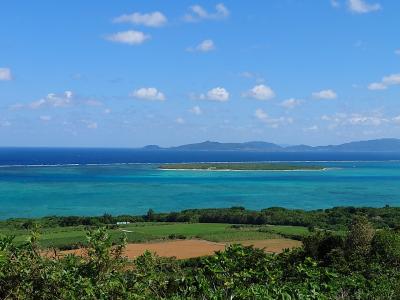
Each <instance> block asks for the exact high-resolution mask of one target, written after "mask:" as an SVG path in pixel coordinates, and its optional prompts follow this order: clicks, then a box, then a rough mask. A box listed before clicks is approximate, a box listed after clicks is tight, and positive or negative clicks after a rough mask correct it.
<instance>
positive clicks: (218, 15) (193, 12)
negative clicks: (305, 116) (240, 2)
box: [184, 3, 230, 22]
mask: <svg viewBox="0 0 400 300" xmlns="http://www.w3.org/2000/svg"><path fill="white" fill-rule="evenodd" d="M189 10H190V13H188V14H186V15H185V16H184V20H185V21H187V22H198V21H201V20H207V19H209V20H220V19H224V18H227V17H228V16H229V14H230V12H229V10H228V8H226V6H225V5H224V4H223V3H219V4H217V5H216V6H215V11H214V12H212V13H210V12H208V11H207V10H205V9H204V8H203V7H202V6H200V5H193V6H191V7H190V8H189Z"/></svg>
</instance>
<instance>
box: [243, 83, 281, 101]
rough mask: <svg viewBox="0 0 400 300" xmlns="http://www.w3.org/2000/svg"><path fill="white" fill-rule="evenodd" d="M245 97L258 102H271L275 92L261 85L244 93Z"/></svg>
mask: <svg viewBox="0 0 400 300" xmlns="http://www.w3.org/2000/svg"><path fill="white" fill-rule="evenodd" d="M243 96H244V97H248V98H254V99H257V100H269V99H272V98H274V97H275V92H274V91H273V90H272V88H270V87H269V86H266V85H264V84H259V85H256V86H254V87H253V88H252V89H250V90H249V91H247V92H246V93H244V94H243Z"/></svg>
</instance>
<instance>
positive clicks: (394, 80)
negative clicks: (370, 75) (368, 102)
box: [368, 73, 400, 90]
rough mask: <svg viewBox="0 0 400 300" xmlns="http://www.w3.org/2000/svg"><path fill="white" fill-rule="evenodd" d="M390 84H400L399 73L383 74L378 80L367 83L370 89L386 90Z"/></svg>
mask: <svg viewBox="0 0 400 300" xmlns="http://www.w3.org/2000/svg"><path fill="white" fill-rule="evenodd" d="M391 85H400V73H397V74H391V75H388V76H384V77H383V78H382V79H381V81H380V82H373V83H371V84H369V85H368V89H370V90H386V89H387V88H388V87H389V86H391Z"/></svg>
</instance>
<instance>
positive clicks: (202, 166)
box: [159, 163, 324, 171]
mask: <svg viewBox="0 0 400 300" xmlns="http://www.w3.org/2000/svg"><path fill="white" fill-rule="evenodd" d="M159 169H162V170H211V171H212V170H219V171H223V170H236V171H296V170H323V169H324V167H321V166H311V165H288V164H280V163H279V164H278V163H273V164H271V163H191V164H189V163H178V164H163V165H161V166H159Z"/></svg>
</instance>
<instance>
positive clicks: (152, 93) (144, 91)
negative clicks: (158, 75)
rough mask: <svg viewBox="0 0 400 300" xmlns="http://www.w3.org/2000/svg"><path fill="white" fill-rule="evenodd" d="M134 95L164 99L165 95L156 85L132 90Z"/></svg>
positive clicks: (149, 98) (150, 98) (140, 97)
mask: <svg viewBox="0 0 400 300" xmlns="http://www.w3.org/2000/svg"><path fill="white" fill-rule="evenodd" d="M131 96H132V97H134V98H137V99H143V100H158V101H164V100H165V99H166V98H165V95H164V94H163V93H162V92H160V91H159V90H157V89H156V88H154V87H149V88H140V89H137V90H135V91H133V92H132V94H131Z"/></svg>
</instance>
